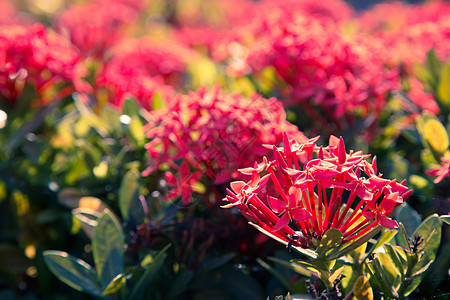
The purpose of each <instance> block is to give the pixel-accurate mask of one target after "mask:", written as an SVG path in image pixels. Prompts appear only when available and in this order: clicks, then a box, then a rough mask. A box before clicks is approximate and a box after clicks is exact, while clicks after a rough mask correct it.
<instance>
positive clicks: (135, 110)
mask: <svg viewBox="0 0 450 300" xmlns="http://www.w3.org/2000/svg"><path fill="white" fill-rule="evenodd" d="M139 109H140V108H139V105H138V104H137V103H136V101H135V100H134V99H133V98H127V99H126V100H125V101H124V102H123V105H122V111H123V113H124V114H125V115H128V116H130V117H133V116H139Z"/></svg>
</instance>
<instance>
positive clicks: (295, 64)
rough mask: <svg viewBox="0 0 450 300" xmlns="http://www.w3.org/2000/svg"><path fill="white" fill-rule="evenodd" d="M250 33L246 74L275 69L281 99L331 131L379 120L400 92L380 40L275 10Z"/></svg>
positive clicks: (325, 20) (258, 20)
mask: <svg viewBox="0 0 450 300" xmlns="http://www.w3.org/2000/svg"><path fill="white" fill-rule="evenodd" d="M246 30H247V32H248V34H249V36H251V37H252V39H251V41H250V42H248V43H242V44H243V46H244V47H245V48H246V50H247V51H246V52H245V51H242V52H243V53H247V54H246V55H247V57H245V58H244V59H245V64H242V65H241V66H242V70H241V72H249V71H250V72H252V73H253V74H256V75H255V76H256V77H258V75H257V74H259V73H260V72H264V70H266V69H268V68H269V69H272V70H274V71H275V75H276V76H277V78H278V79H281V81H282V82H283V83H284V84H281V85H275V86H274V88H275V89H278V90H280V92H281V94H282V97H281V100H283V101H284V102H285V103H286V104H288V105H301V106H302V108H304V109H305V112H306V113H308V114H310V116H311V117H312V118H314V119H315V120H316V121H317V120H322V123H321V126H322V127H323V128H324V129H325V130H326V131H329V132H332V131H333V129H332V128H337V129H338V130H345V129H348V128H349V127H350V126H352V123H353V122H355V121H356V118H358V117H363V118H367V117H369V116H370V117H371V118H372V120H376V119H377V117H378V114H379V112H380V111H381V109H382V108H383V107H384V104H385V103H386V100H387V97H388V95H389V92H391V91H392V90H395V89H397V88H398V87H399V80H398V72H397V70H391V69H388V68H386V67H385V65H384V62H385V60H386V57H387V56H388V53H387V52H386V51H385V50H384V48H383V44H382V43H381V42H380V41H379V40H378V38H376V37H372V36H369V35H365V34H353V35H350V34H346V33H344V32H343V30H342V28H341V26H339V24H336V22H335V21H333V20H332V19H330V18H327V17H319V16H317V15H308V14H302V13H297V14H294V13H293V12H286V11H285V10H277V9H274V10H273V11H272V12H270V13H268V14H267V15H264V16H261V17H259V18H255V20H254V24H253V25H251V26H249V27H248V28H247V29H246ZM235 71H237V72H238V71H239V70H235ZM371 118H368V119H371ZM370 125H371V124H368V125H367V127H368V126H370Z"/></svg>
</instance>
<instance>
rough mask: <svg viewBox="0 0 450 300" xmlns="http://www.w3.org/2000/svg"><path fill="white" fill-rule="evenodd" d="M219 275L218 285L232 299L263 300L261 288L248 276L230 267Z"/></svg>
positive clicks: (263, 293)
mask: <svg viewBox="0 0 450 300" xmlns="http://www.w3.org/2000/svg"><path fill="white" fill-rule="evenodd" d="M220 273H221V280H220V284H221V285H222V286H223V287H224V288H225V290H227V291H228V292H229V293H230V294H231V297H232V299H236V300H239V299H242V300H244V299H245V300H251V299H255V300H256V299H264V298H265V292H264V290H263V288H262V287H261V285H260V284H259V283H258V282H257V281H256V280H255V279H254V278H253V277H251V276H250V275H247V274H245V273H244V272H242V271H241V270H239V269H236V268H233V267H231V266H226V267H225V268H223V269H221V272H220Z"/></svg>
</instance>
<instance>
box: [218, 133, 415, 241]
mask: <svg viewBox="0 0 450 300" xmlns="http://www.w3.org/2000/svg"><path fill="white" fill-rule="evenodd" d="M317 140H318V137H316V138H313V139H310V140H308V141H305V142H298V141H297V140H295V139H289V138H288V136H287V135H286V134H285V135H284V139H283V147H280V148H278V147H276V146H270V148H271V149H272V150H273V155H274V158H275V159H274V160H272V161H269V160H267V159H266V158H264V160H263V163H261V164H256V163H255V166H254V167H253V168H246V169H241V170H240V172H242V173H243V174H246V175H251V176H252V179H251V180H250V181H248V182H244V181H235V182H232V183H231V189H228V190H227V196H226V197H225V198H224V199H223V200H224V201H228V202H229V203H228V204H226V205H224V206H223V207H224V208H230V207H236V208H237V209H239V211H240V212H241V213H242V214H243V215H244V216H245V217H246V218H247V219H248V220H249V221H250V222H252V223H254V224H255V225H257V226H259V227H261V228H262V229H263V230H265V231H267V232H270V233H271V234H272V235H273V236H275V237H276V238H278V239H281V240H282V241H284V242H288V243H291V244H292V245H293V246H301V247H303V248H309V247H312V246H313V245H315V246H317V245H316V244H315V243H314V242H313V240H321V238H322V237H323V235H324V234H325V232H326V231H327V230H329V229H331V228H336V229H338V230H340V231H341V232H342V234H343V243H346V242H349V241H352V240H355V239H358V238H362V237H366V236H367V235H372V234H375V233H376V232H378V230H379V229H380V228H381V227H385V228H397V227H398V224H397V222H396V221H394V220H392V219H390V218H389V217H388V215H389V213H391V212H392V211H393V210H394V208H395V207H397V206H399V205H400V204H401V203H403V202H404V201H405V199H406V198H408V196H409V195H411V193H412V190H408V188H407V187H406V186H405V185H404V183H405V182H402V183H398V182H397V181H396V180H395V179H394V180H389V179H384V178H382V177H381V174H377V167H376V158H374V159H373V161H372V163H369V162H368V161H367V160H366V158H368V157H369V155H364V154H363V153H362V152H361V151H356V152H354V151H350V152H349V153H347V152H346V150H345V144H344V140H343V139H342V138H340V139H338V138H336V137H334V136H331V138H330V141H329V145H328V146H327V147H319V146H317V145H316V141H317ZM362 174H365V176H362ZM294 236H296V237H298V238H295V239H294V238H293V237H294Z"/></svg>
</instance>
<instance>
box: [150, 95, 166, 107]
mask: <svg viewBox="0 0 450 300" xmlns="http://www.w3.org/2000/svg"><path fill="white" fill-rule="evenodd" d="M166 107H167V105H166V102H165V101H164V99H163V97H161V95H160V94H159V93H155V94H154V95H153V102H152V109H153V110H157V109H160V108H166Z"/></svg>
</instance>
